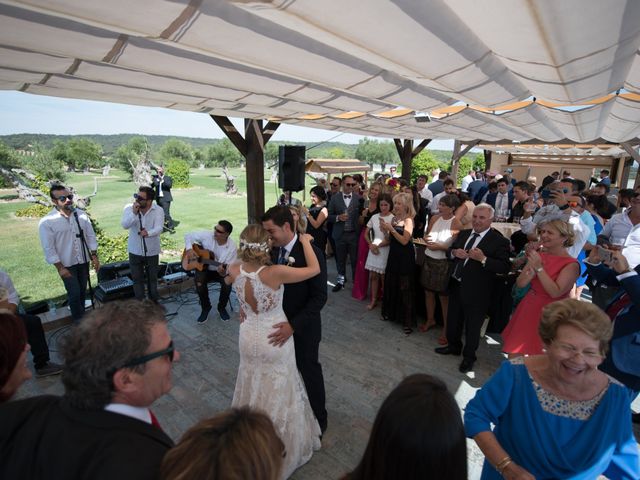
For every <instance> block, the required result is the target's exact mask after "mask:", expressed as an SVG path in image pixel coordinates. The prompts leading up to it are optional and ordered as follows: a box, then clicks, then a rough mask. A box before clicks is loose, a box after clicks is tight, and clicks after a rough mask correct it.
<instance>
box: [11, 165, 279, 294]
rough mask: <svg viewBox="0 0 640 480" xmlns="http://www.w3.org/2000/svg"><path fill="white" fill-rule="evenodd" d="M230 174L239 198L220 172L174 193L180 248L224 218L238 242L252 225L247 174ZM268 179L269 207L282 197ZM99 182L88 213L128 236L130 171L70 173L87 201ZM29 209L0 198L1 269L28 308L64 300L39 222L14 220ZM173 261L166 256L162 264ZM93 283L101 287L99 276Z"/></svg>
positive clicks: (196, 176) (195, 174)
mask: <svg viewBox="0 0 640 480" xmlns="http://www.w3.org/2000/svg"><path fill="white" fill-rule="evenodd" d="M230 173H231V174H232V175H234V176H235V177H236V185H237V186H238V192H240V195H238V196H233V197H227V196H226V195H225V193H224V191H225V190H224V189H225V184H226V181H225V178H224V177H221V175H222V172H221V169H219V168H215V169H213V168H212V169H204V170H198V169H192V170H191V173H190V177H191V185H192V186H191V187H190V188H187V189H173V190H172V193H173V197H174V202H173V203H172V204H171V216H172V217H173V219H174V220H177V221H178V222H179V224H178V226H177V228H176V233H175V234H174V235H171V237H172V238H174V239H175V241H176V242H177V243H178V245H179V246H180V247H182V245H183V244H184V235H185V233H187V232H190V231H193V230H209V229H211V228H212V227H213V225H214V224H215V223H217V222H218V221H219V220H222V219H226V220H228V221H230V222H231V223H232V224H233V227H234V230H233V233H232V235H231V237H232V238H233V239H234V240H235V241H236V243H237V240H238V236H239V234H240V232H241V231H242V229H243V228H244V227H245V226H246V224H247V198H246V178H245V172H244V170H241V169H232V170H231V171H230ZM94 178H95V179H96V180H94ZM269 178H270V172H268V171H265V179H266V180H267V181H266V182H265V205H267V206H269V205H273V204H275V202H276V198H277V195H278V192H277V190H276V189H275V187H274V184H272V183H270V182H269ZM94 182H97V185H98V194H97V195H96V196H95V197H93V198H92V199H91V206H90V208H89V210H90V212H91V215H92V217H93V218H95V219H96V220H97V221H98V223H99V225H100V227H101V228H102V229H103V230H104V231H105V233H107V234H108V235H118V234H122V233H124V230H123V229H122V227H121V226H120V219H121V216H122V210H123V209H124V207H125V205H127V204H128V203H130V202H131V201H132V199H133V198H132V196H133V193H134V192H135V191H136V190H137V189H136V186H135V185H134V184H133V182H131V181H130V180H129V178H128V175H127V173H126V172H122V171H118V170H114V169H112V170H111V172H110V175H109V176H108V177H102V176H101V175H100V174H99V173H96V172H90V173H87V174H85V173H70V174H69V176H68V179H67V182H66V183H67V184H68V185H71V186H73V187H74V188H75V189H76V192H77V193H78V194H79V195H81V196H86V195H89V194H91V193H92V192H93V190H94ZM5 192H6V191H5ZM5 192H3V193H5ZM30 205H31V204H29V203H28V202H16V201H12V202H7V201H2V199H0V220H1V221H2V224H3V225H4V228H3V229H2V230H1V231H0V242H1V244H2V248H1V249H0V268H2V269H3V270H5V271H6V272H7V273H8V274H9V275H10V276H11V279H12V280H13V282H14V284H15V286H16V289H17V290H18V293H19V294H20V297H21V298H22V300H23V302H24V303H25V304H26V305H30V304H33V303H36V302H39V301H42V300H46V299H50V298H54V299H55V298H60V299H62V298H64V296H65V291H64V287H63V285H62V281H61V280H60V278H59V276H58V273H57V272H56V269H55V268H54V267H53V266H51V265H48V264H47V263H46V262H45V261H44V254H43V252H42V247H41V246H40V239H39V237H38V221H39V219H34V218H19V217H16V215H15V212H16V211H17V210H20V209H24V208H26V207H29V206H30ZM164 235H169V234H164ZM98 250H99V249H98ZM174 258H175V257H174ZM171 259H172V258H168V257H162V260H171ZM93 284H94V285H95V284H96V281H95V277H94V279H93Z"/></svg>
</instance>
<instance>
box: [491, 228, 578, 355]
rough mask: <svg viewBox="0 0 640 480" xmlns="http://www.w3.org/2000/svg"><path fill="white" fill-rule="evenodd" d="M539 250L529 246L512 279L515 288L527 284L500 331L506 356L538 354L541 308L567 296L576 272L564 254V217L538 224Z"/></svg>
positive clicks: (567, 242) (567, 231) (568, 233)
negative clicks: (518, 270) (509, 317)
mask: <svg viewBox="0 0 640 480" xmlns="http://www.w3.org/2000/svg"><path fill="white" fill-rule="evenodd" d="M538 233H539V234H540V245H541V247H542V250H541V251H540V253H538V252H537V251H536V250H535V249H530V250H529V252H528V253H527V264H526V265H525V267H524V269H523V270H522V273H521V274H520V275H519V276H518V279H517V280H516V285H517V286H518V287H519V288H524V287H526V286H527V285H530V288H529V291H528V292H527V294H526V295H525V296H524V298H523V299H522V301H521V302H520V303H519V304H518V307H517V308H516V310H515V312H513V315H512V317H511V320H510V321H509V324H508V325H507V328H505V329H504V331H503V332H502V339H503V340H504V346H503V348H502V350H503V351H504V352H506V353H508V354H509V358H512V357H516V356H520V355H540V354H542V353H543V344H542V340H540V336H539V335H538V325H539V324H540V315H541V314H542V309H543V308H544V307H545V306H546V305H548V304H549V303H552V302H555V301H557V300H562V299H563V298H568V297H569V293H570V292H571V288H572V287H573V284H574V283H576V279H577V278H578V275H579V274H580V266H579V265H578V261H577V260H576V259H575V258H573V257H572V256H570V255H569V254H568V253H567V248H566V247H570V246H571V245H573V240H574V233H573V227H572V226H571V225H569V224H568V223H567V222H565V221H564V220H560V219H556V220H550V221H548V222H544V223H543V224H541V225H540V226H539V227H538Z"/></svg>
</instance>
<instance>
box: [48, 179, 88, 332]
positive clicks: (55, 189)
mask: <svg viewBox="0 0 640 480" xmlns="http://www.w3.org/2000/svg"><path fill="white" fill-rule="evenodd" d="M49 196H50V197H51V201H52V202H53V206H54V208H53V210H51V211H50V212H49V213H48V214H47V215H46V216H45V217H44V218H42V220H40V223H39V224H38V232H39V235H40V243H41V244H42V249H43V250H44V256H45V260H46V261H47V263H49V264H51V265H54V266H55V267H56V269H57V270H58V275H60V278H61V279H62V282H63V283H64V288H65V290H66V291H67V298H68V302H69V309H70V310H71V317H72V318H73V321H74V322H76V323H77V322H79V321H80V319H81V318H82V316H83V315H84V310H85V309H84V301H85V296H86V292H87V281H88V279H89V260H91V263H92V264H93V268H94V269H95V270H96V271H98V269H99V268H100V261H99V260H98V251H97V250H98V242H97V240H96V234H95V232H94V230H93V227H92V226H91V220H90V219H89V217H88V215H87V214H86V213H85V212H84V211H82V210H80V209H77V208H75V207H74V205H73V194H72V193H71V192H70V191H69V189H68V188H67V187H65V186H64V185H53V186H52V187H51V189H50V190H49ZM80 229H81V230H82V235H81V233H80ZM82 236H84V241H83V238H82ZM83 249H84V250H85V251H84V252H83Z"/></svg>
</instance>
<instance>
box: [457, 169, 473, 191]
mask: <svg viewBox="0 0 640 480" xmlns="http://www.w3.org/2000/svg"><path fill="white" fill-rule="evenodd" d="M475 179H476V177H475V172H474V171H473V170H469V173H468V174H467V175H466V176H465V177H463V178H462V185H461V186H460V190H461V191H463V192H464V193H467V190H468V189H469V185H471V182H473V181H474V180H475Z"/></svg>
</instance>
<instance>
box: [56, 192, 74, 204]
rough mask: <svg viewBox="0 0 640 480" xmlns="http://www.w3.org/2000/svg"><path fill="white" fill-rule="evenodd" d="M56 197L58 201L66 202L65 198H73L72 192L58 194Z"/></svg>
mask: <svg viewBox="0 0 640 480" xmlns="http://www.w3.org/2000/svg"><path fill="white" fill-rule="evenodd" d="M56 198H57V199H58V201H59V202H66V201H67V198H68V199H69V200H70V201H71V200H73V194H72V193H70V194H69V195H60V196H59V197H56Z"/></svg>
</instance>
